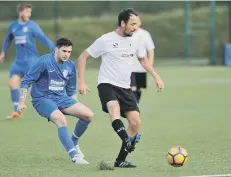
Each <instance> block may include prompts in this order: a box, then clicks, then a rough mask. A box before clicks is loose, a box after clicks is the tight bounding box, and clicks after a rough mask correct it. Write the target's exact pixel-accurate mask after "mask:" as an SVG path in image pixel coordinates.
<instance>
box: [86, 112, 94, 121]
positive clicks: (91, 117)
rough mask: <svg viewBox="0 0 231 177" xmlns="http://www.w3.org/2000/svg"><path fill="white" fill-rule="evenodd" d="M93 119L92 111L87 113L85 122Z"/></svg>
mask: <svg viewBox="0 0 231 177" xmlns="http://www.w3.org/2000/svg"><path fill="white" fill-rule="evenodd" d="M93 117H94V113H93V112H92V111H89V112H88V113H87V115H86V120H88V121H92V119H93Z"/></svg>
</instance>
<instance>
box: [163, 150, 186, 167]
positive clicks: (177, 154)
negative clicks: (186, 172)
mask: <svg viewBox="0 0 231 177" xmlns="http://www.w3.org/2000/svg"><path fill="white" fill-rule="evenodd" d="M187 159H188V153H187V151H186V150H185V149H184V148H183V147H180V146H174V147H172V148H171V149H169V151H168V155H167V160H168V163H169V164H170V165H172V166H174V167H181V166H183V165H184V164H185V163H186V162H187Z"/></svg>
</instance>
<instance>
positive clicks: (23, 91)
mask: <svg viewBox="0 0 231 177" xmlns="http://www.w3.org/2000/svg"><path fill="white" fill-rule="evenodd" d="M44 70H45V65H44V61H43V60H40V61H38V62H37V63H36V64H35V65H33V67H31V68H30V70H29V71H28V73H27V74H26V75H25V76H24V77H23V80H22V82H21V85H20V99H19V106H18V112H19V113H20V114H21V113H22V111H23V109H24V108H26V105H25V102H26V97H27V92H28V89H29V87H30V86H31V84H32V83H33V82H35V81H37V80H38V79H39V77H40V75H41V73H42V72H43V71H44Z"/></svg>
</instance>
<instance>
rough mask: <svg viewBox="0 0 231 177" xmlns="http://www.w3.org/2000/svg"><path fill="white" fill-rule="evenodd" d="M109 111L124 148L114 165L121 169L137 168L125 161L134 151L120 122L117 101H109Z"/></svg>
mask: <svg viewBox="0 0 231 177" xmlns="http://www.w3.org/2000/svg"><path fill="white" fill-rule="evenodd" d="M107 109H108V112H109V115H110V118H111V120H112V127H113V129H114V130H115V132H116V133H117V135H118V136H119V137H120V139H121V140H122V147H121V149H120V153H119V155H118V157H117V159H116V161H115V163H114V166H115V167H121V168H133V167H136V166H135V165H133V164H132V163H130V162H127V161H125V159H126V157H127V155H128V153H129V152H131V151H133V149H132V145H131V141H130V139H129V136H128V134H127V131H126V130H125V127H124V124H123V122H122V121H121V120H120V106H119V103H118V102H117V101H109V102H108V103H107Z"/></svg>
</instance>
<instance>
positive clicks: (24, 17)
mask: <svg viewBox="0 0 231 177" xmlns="http://www.w3.org/2000/svg"><path fill="white" fill-rule="evenodd" d="M31 12H32V9H31V8H25V9H23V10H22V11H21V12H20V13H19V16H20V18H21V20H22V21H24V22H26V21H28V20H30V17H31Z"/></svg>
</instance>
